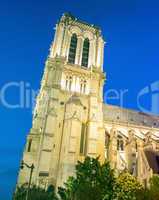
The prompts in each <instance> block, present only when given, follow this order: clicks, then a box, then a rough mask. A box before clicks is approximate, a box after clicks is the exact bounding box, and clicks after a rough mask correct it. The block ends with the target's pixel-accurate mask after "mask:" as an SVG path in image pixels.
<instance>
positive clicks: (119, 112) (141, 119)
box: [103, 104, 159, 128]
mask: <svg viewBox="0 0 159 200" xmlns="http://www.w3.org/2000/svg"><path fill="white" fill-rule="evenodd" d="M103 113H104V121H112V122H114V121H116V122H123V123H129V124H134V125H141V126H147V127H154V128H159V117H158V116H155V115H149V114H146V113H143V112H139V111H135V110H129V109H125V108H121V107H119V106H113V105H108V104H104V105H103Z"/></svg>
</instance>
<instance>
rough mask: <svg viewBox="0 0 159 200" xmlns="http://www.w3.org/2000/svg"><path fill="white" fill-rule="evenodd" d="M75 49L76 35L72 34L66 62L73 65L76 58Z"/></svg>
mask: <svg viewBox="0 0 159 200" xmlns="http://www.w3.org/2000/svg"><path fill="white" fill-rule="evenodd" d="M76 49H77V35H76V34H75V33H74V34H73V35H72V37H71V43H70V49H69V56H68V62H69V63H72V64H74V63H75V58H76Z"/></svg>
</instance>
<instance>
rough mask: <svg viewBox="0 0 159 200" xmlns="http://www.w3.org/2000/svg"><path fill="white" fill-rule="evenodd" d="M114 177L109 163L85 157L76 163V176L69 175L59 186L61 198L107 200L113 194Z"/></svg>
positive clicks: (70, 199) (68, 199)
mask: <svg viewBox="0 0 159 200" xmlns="http://www.w3.org/2000/svg"><path fill="white" fill-rule="evenodd" d="M114 185H115V177H114V172H113V170H112V169H111V168H110V165H109V163H104V164H102V165H101V164H100V162H99V160H98V158H96V159H94V158H90V157H87V158H86V159H85V161H84V162H83V163H82V162H78V164H77V165H76V178H74V177H70V178H69V179H68V181H67V182H66V183H65V188H59V195H60V196H61V199H62V200H107V199H112V198H113V194H114Z"/></svg>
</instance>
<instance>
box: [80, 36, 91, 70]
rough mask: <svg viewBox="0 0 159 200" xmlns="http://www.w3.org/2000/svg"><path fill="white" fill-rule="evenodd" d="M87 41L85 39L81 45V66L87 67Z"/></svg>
mask: <svg viewBox="0 0 159 200" xmlns="http://www.w3.org/2000/svg"><path fill="white" fill-rule="evenodd" d="M89 46H90V44H89V39H88V38H86V39H85V40H84V43H83V52H82V66H84V67H88V57H89Z"/></svg>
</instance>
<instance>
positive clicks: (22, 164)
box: [20, 160, 35, 200]
mask: <svg viewBox="0 0 159 200" xmlns="http://www.w3.org/2000/svg"><path fill="white" fill-rule="evenodd" d="M24 166H26V167H27V168H29V169H30V177H29V183H28V188H27V193H26V200H28V197H29V190H30V185H31V179H32V175H33V170H34V168H35V167H34V164H31V165H28V164H27V163H25V162H24V161H23V160H22V162H21V166H20V168H21V169H23V168H24Z"/></svg>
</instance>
